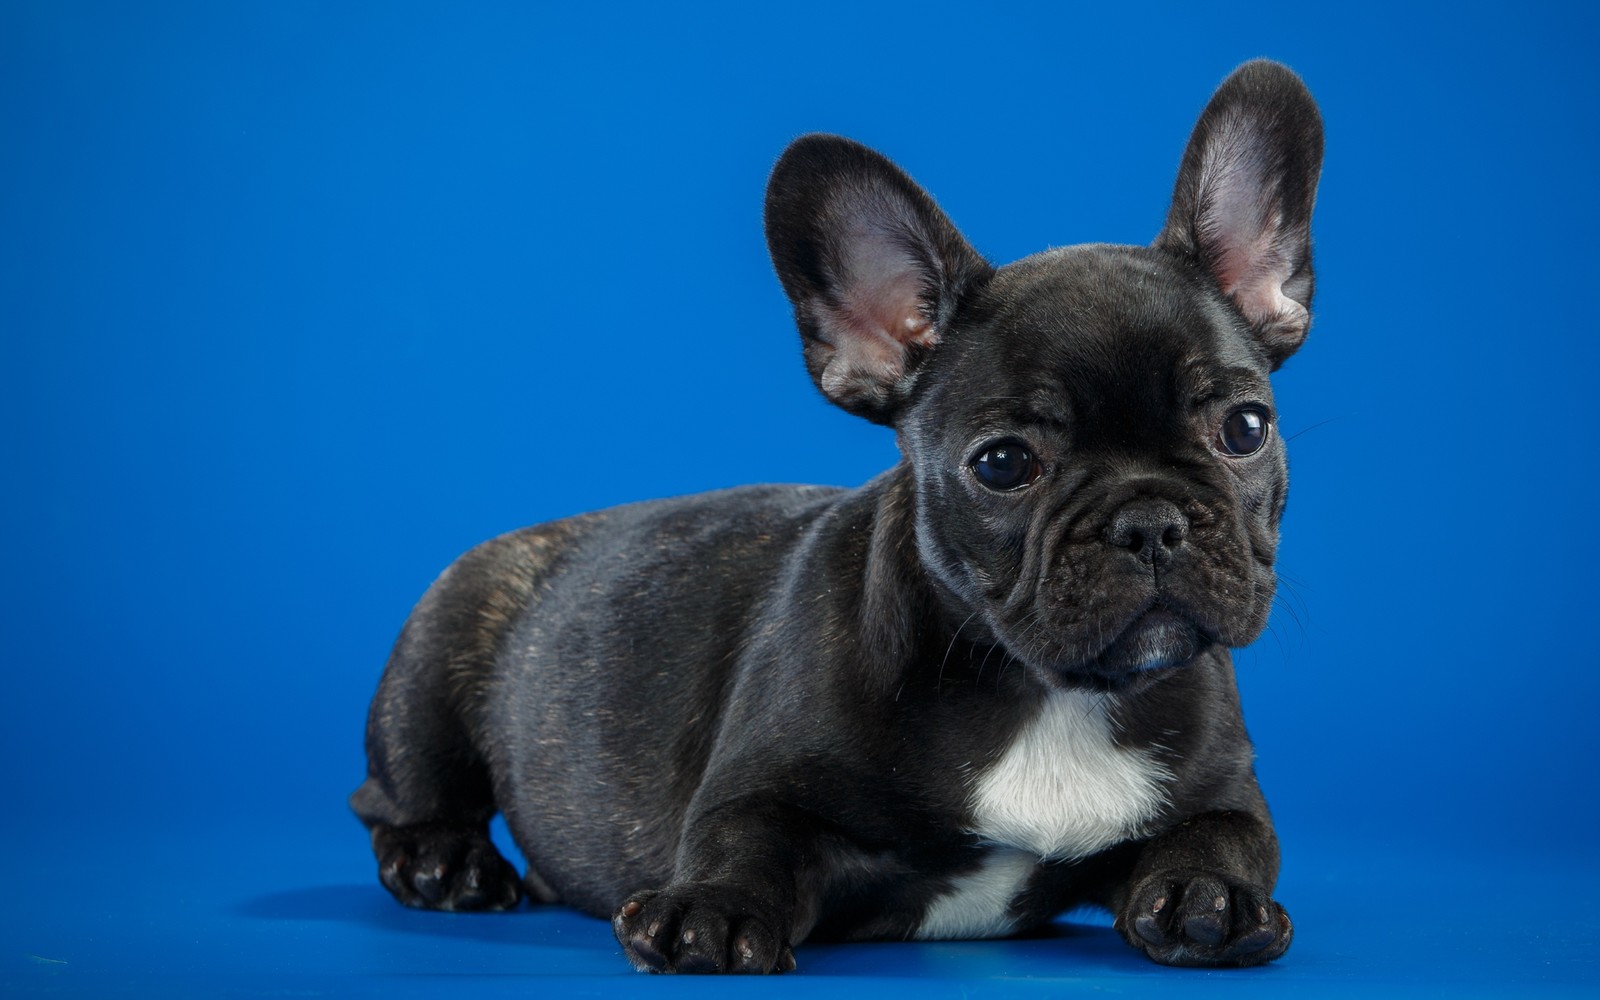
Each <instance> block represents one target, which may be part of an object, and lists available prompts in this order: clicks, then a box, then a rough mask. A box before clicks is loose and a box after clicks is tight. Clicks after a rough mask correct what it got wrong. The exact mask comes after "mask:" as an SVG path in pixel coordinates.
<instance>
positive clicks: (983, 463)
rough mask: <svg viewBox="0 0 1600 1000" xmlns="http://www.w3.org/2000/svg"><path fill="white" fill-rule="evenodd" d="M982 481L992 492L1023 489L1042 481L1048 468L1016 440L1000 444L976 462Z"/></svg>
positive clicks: (973, 469) (988, 450)
mask: <svg viewBox="0 0 1600 1000" xmlns="http://www.w3.org/2000/svg"><path fill="white" fill-rule="evenodd" d="M972 471H973V472H974V473H976V474H977V476H978V481H979V482H981V483H982V484H983V485H985V486H987V487H989V488H990V489H991V490H1000V491H1001V492H1005V491H1008V490H1016V489H1021V488H1022V487H1024V486H1027V485H1028V484H1029V483H1032V482H1033V481H1034V480H1035V479H1038V478H1039V475H1040V473H1042V472H1043V471H1044V467H1043V466H1042V465H1040V464H1039V460H1038V459H1037V458H1034V457H1033V452H1031V451H1029V450H1028V449H1027V448H1025V447H1023V445H1021V444H1020V443H1018V442H1016V441H997V442H995V443H994V444H991V445H989V446H988V447H986V448H984V449H983V451H982V452H981V453H980V454H979V455H978V457H977V458H975V459H973V460H972Z"/></svg>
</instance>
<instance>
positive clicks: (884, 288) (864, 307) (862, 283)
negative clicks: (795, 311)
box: [820, 230, 939, 395]
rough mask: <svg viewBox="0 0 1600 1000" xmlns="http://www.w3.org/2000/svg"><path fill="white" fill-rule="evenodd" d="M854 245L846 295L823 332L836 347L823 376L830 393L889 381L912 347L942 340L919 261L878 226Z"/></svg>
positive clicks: (857, 235) (857, 237)
mask: <svg viewBox="0 0 1600 1000" xmlns="http://www.w3.org/2000/svg"><path fill="white" fill-rule="evenodd" d="M848 245H850V246H851V247H852V248H853V249H854V252H853V253H852V254H851V255H850V258H849V259H848V260H846V261H844V262H843V263H844V268H843V270H844V271H845V274H844V275H843V276H842V277H843V279H844V280H843V281H842V282H841V285H842V287H843V290H844V295H843V299H842V301H841V302H840V303H839V304H838V306H837V307H835V308H834V309H830V310H828V312H829V313H830V315H829V316H828V317H827V321H826V322H824V323H823V324H822V330H821V331H820V332H821V333H822V335H823V337H824V339H826V340H827V342H828V343H829V344H830V345H832V346H833V348H834V355H833V357H832V358H830V359H829V361H828V365H827V369H826V371H824V373H823V376H822V380H823V383H824V385H823V389H824V391H825V392H828V393H829V394H830V395H832V394H833V392H834V390H835V389H839V390H844V389H846V388H847V387H848V386H852V385H859V384H860V382H862V381H863V380H865V381H866V382H869V383H875V384H877V385H880V386H887V385H888V384H889V383H892V382H894V381H895V380H897V379H899V378H900V376H901V375H902V374H903V373H904V371H905V361H906V349H907V348H908V347H909V346H911V345H913V344H916V345H919V346H923V347H932V346H933V345H935V344H937V343H938V342H939V332H938V330H937V329H936V328H935V327H934V325H933V321H932V320H931V319H930V318H929V317H928V315H927V313H926V306H925V305H924V304H923V294H924V289H923V287H922V281H921V278H920V277H919V273H918V269H917V265H916V262H915V261H913V260H912V259H911V258H910V256H908V255H907V254H906V253H905V251H903V250H902V249H900V247H898V246H896V245H894V244H893V243H892V242H891V241H890V240H888V239H887V238H885V237H884V235H883V234H882V233H881V232H878V231H875V230H873V231H865V232H863V231H858V232H856V233H855V234H854V239H853V240H851V241H850V242H849V244H848Z"/></svg>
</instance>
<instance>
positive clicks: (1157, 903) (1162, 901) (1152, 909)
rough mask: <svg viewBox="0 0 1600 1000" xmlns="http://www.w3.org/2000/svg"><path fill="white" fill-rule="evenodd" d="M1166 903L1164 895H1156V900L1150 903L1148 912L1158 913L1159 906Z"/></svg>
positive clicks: (1159, 910)
mask: <svg viewBox="0 0 1600 1000" xmlns="http://www.w3.org/2000/svg"><path fill="white" fill-rule="evenodd" d="M1166 905H1167V897H1165V896H1157V897H1156V901H1155V902H1154V903H1151V904H1150V912H1151V913H1160V912H1161V908H1162V907H1163V906H1166Z"/></svg>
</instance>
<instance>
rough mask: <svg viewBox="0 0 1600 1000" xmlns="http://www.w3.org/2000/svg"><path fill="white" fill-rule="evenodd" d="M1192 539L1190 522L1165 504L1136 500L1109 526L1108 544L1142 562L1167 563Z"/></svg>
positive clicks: (1115, 516)
mask: <svg viewBox="0 0 1600 1000" xmlns="http://www.w3.org/2000/svg"><path fill="white" fill-rule="evenodd" d="M1188 535H1189V521H1188V519H1187V518H1185V517H1184V516H1183V512H1182V511H1180V510H1179V509H1178V508H1177V507H1176V506H1175V505H1173V504H1171V503H1169V502H1167V501H1165V500H1149V499H1146V500H1136V501H1133V502H1132V503H1129V504H1126V505H1124V506H1123V507H1122V508H1121V509H1120V510H1118V511H1117V512H1116V514H1115V515H1113V516H1112V518H1111V522H1110V524H1108V525H1107V532H1106V541H1107V542H1108V543H1109V544H1111V545H1112V546H1114V547H1116V548H1119V549H1123V550H1125V551H1127V552H1131V553H1133V554H1134V555H1135V556H1138V557H1139V559H1140V560H1141V561H1143V562H1147V563H1150V562H1161V563H1165V562H1166V561H1167V560H1168V559H1169V558H1171V557H1172V555H1173V554H1174V553H1176V552H1177V551H1178V549H1180V548H1181V547H1182V546H1183V544H1184V540H1185V539H1186V538H1188Z"/></svg>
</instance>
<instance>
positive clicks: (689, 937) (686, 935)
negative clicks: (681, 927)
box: [683, 930, 694, 944]
mask: <svg viewBox="0 0 1600 1000" xmlns="http://www.w3.org/2000/svg"><path fill="white" fill-rule="evenodd" d="M683 943H684V944H694V931H692V930H690V931H684V932H683Z"/></svg>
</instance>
